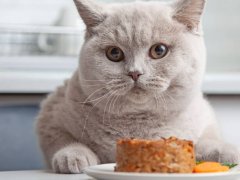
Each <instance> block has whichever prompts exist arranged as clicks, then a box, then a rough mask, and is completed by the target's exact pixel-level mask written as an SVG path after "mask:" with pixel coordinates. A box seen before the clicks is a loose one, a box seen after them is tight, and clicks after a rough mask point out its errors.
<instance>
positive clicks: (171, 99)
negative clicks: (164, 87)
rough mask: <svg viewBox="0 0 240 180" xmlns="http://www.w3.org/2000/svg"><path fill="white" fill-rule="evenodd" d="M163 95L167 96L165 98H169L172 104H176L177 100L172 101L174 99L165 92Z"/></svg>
mask: <svg viewBox="0 0 240 180" xmlns="http://www.w3.org/2000/svg"><path fill="white" fill-rule="evenodd" d="M164 94H165V95H167V97H169V99H170V100H171V101H172V102H173V103H175V102H177V100H176V99H174V98H173V97H172V96H171V95H170V94H168V93H167V92H165V93H164Z"/></svg>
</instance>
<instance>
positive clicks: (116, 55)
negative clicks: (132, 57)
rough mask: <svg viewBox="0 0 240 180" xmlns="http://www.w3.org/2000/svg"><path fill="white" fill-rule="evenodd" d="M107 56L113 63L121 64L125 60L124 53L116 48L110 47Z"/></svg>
mask: <svg viewBox="0 0 240 180" xmlns="http://www.w3.org/2000/svg"><path fill="white" fill-rule="evenodd" d="M106 56H107V58H108V59H109V60H110V61H113V62H120V61H122V60H124V58H125V56H124V53H123V51H122V50H121V49H120V48H119V47H116V46H110V47H108V48H107V49H106Z"/></svg>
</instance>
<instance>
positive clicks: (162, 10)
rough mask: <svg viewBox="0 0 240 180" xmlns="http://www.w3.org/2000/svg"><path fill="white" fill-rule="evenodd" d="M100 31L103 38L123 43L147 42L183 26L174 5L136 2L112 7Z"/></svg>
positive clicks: (141, 44)
mask: <svg viewBox="0 0 240 180" xmlns="http://www.w3.org/2000/svg"><path fill="white" fill-rule="evenodd" d="M111 9H112V10H111V12H110V13H109V16H108V17H107V19H106V21H105V23H104V24H103V25H102V26H100V27H99V29H98V31H99V32H102V33H100V34H101V35H102V36H103V38H105V39H106V41H107V40H109V41H113V42H117V43H122V44H123V45H126V44H128V45H130V46H131V47H132V46H144V45H145V44H148V43H151V42H152V40H154V39H159V38H160V37H161V36H162V37H164V36H167V35H172V34H174V33H176V32H177V31H179V30H180V29H181V26H179V27H178V25H177V24H174V21H173V20H172V19H171V13H172V9H171V8H170V7H169V6H168V5H166V4H163V3H160V2H134V3H128V4H119V5H115V6H113V7H112V8H111Z"/></svg>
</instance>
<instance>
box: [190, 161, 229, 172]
mask: <svg viewBox="0 0 240 180" xmlns="http://www.w3.org/2000/svg"><path fill="white" fill-rule="evenodd" d="M226 171H229V167H228V166H223V165H221V164H220V163H217V162H203V163H200V164H198V165H196V166H195V168H194V170H193V172H194V173H210V172H226Z"/></svg>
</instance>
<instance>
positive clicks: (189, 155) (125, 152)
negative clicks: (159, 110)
mask: <svg viewBox="0 0 240 180" xmlns="http://www.w3.org/2000/svg"><path fill="white" fill-rule="evenodd" d="M234 166H236V164H220V163H218V162H196V159H195V153H194V145H193V142H192V141H187V140H181V139H178V138H175V137H170V138H168V139H165V138H162V139H159V140H144V139H121V140H118V141H117V146H116V166H115V172H139V173H210V172H226V171H229V170H230V169H231V168H232V167H234Z"/></svg>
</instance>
